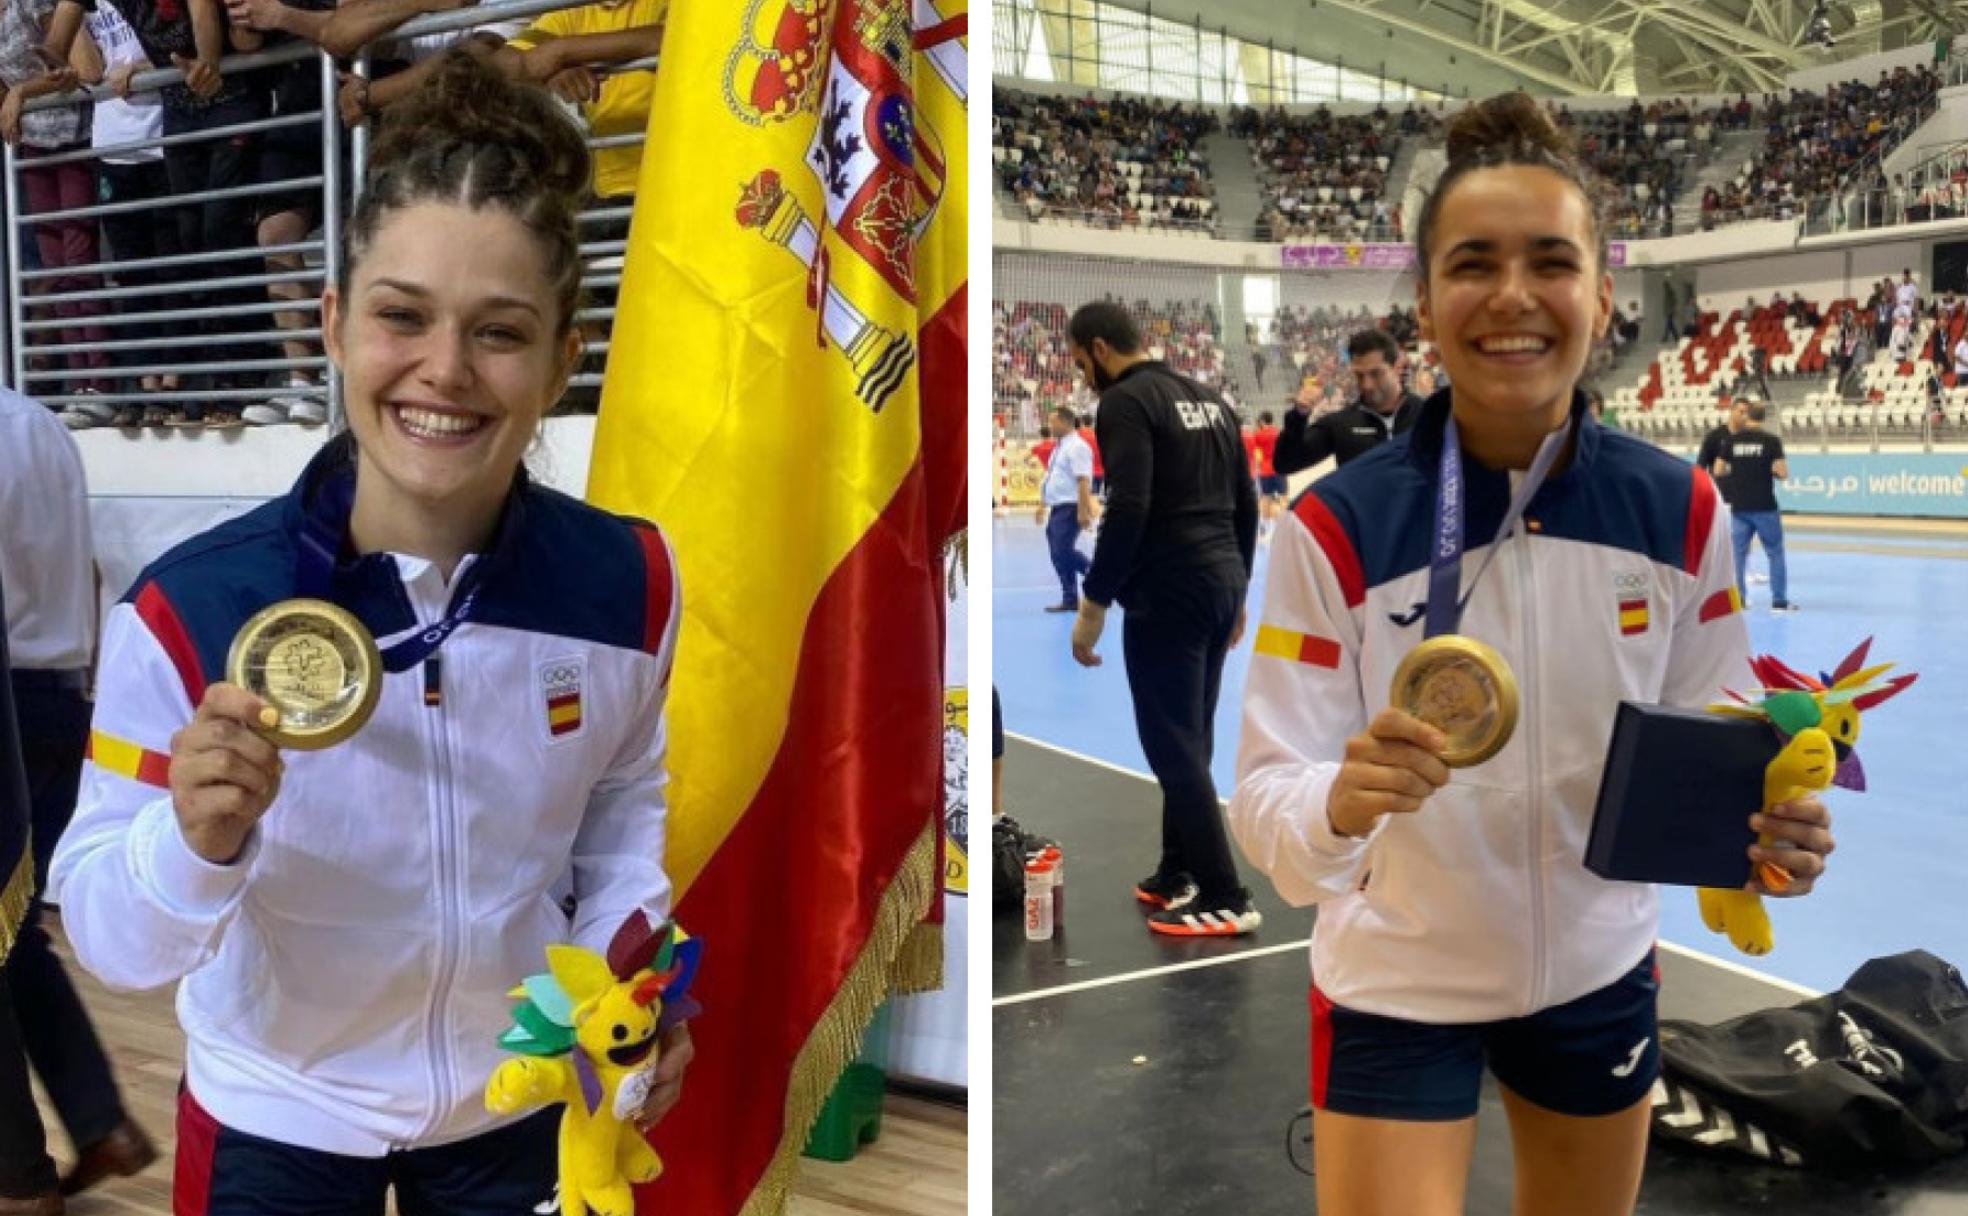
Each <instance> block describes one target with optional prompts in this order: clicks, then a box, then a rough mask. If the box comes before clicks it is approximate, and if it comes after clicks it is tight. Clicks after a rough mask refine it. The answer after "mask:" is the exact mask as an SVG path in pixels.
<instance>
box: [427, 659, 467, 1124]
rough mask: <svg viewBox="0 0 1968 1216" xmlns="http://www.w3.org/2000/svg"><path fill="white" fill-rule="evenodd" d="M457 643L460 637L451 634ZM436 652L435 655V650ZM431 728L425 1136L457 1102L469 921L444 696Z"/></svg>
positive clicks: (434, 705)
mask: <svg viewBox="0 0 1968 1216" xmlns="http://www.w3.org/2000/svg"><path fill="white" fill-rule="evenodd" d="M451 641H452V643H453V644H454V645H455V644H456V641H457V639H456V638H453V639H451ZM433 657H435V656H433ZM429 711H430V712H429V713H428V715H427V721H428V723H429V726H428V728H427V730H428V732H429V737H430V740H431V754H432V766H431V773H432V780H433V785H432V788H431V810H432V812H433V813H434V815H435V825H436V828H437V833H436V836H437V838H436V842H435V845H434V847H435V849H436V851H437V855H436V857H435V858H434V859H433V860H434V861H435V863H436V864H435V867H434V868H435V870H436V877H437V899H438V915H437V966H436V967H435V968H434V979H433V982H432V985H431V1004H430V1011H429V1014H428V1016H427V1018H426V1024H425V1033H426V1034H427V1035H429V1038H430V1045H431V1046H430V1079H431V1114H430V1118H429V1121H428V1123H427V1124H426V1125H425V1128H424V1136H429V1135H430V1134H431V1133H433V1132H435V1131H436V1130H437V1128H438V1127H439V1126H440V1125H441V1124H442V1122H443V1120H444V1119H445V1117H446V1116H447V1115H448V1114H449V1113H450V1111H451V1107H452V1105H453V1101H452V1096H451V1070H452V1061H451V1040H450V1036H449V1034H448V1033H447V1028H446V1023H447V1022H448V1020H449V1019H448V1018H447V1016H446V1011H447V1008H448V1006H449V1004H450V998H451V985H452V982H453V981H454V980H455V979H456V975H455V972H456V970H457V941H456V936H457V932H456V931H457V928H458V926H460V925H461V924H463V917H462V916H461V915H459V912H458V908H457V902H458V893H459V883H458V876H457V873H456V870H457V867H458V866H459V865H460V864H462V863H461V861H460V859H459V857H458V852H459V850H458V847H457V830H456V827H457V825H456V823H455V819H456V814H457V803H456V799H455V798H454V796H453V795H454V792H455V790H454V785H453V782H452V777H451V739H450V731H449V729H448V726H447V723H446V719H445V713H444V706H443V702H442V701H441V700H436V701H433V702H430V703H429Z"/></svg>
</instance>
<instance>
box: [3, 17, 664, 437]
mask: <svg viewBox="0 0 1968 1216" xmlns="http://www.w3.org/2000/svg"><path fill="white" fill-rule="evenodd" d="M590 2H592V0H506V2H504V3H498V4H487V5H484V6H482V7H478V8H466V9H461V10H458V11H455V12H445V13H438V14H431V15H428V16H424V17H419V18H416V19H415V20H412V21H409V22H406V23H405V24H404V25H402V26H400V27H399V28H397V29H396V30H394V31H392V32H391V33H390V34H389V35H387V37H386V39H384V41H393V40H397V39H403V38H409V37H413V36H417V35H423V34H434V33H444V32H452V31H459V30H467V29H475V28H478V27H481V26H484V25H487V24H489V23H492V22H496V21H501V20H512V19H516V18H527V17H533V16H537V15H540V14H543V13H549V12H555V11H559V10H562V9H568V8H574V7H579V6H580V5H581V4H584V3H590ZM310 59H311V60H313V61H314V62H315V63H317V64H318V67H319V71H320V88H321V98H322V104H321V106H320V107H319V108H317V109H314V110H310V111H307V112H305V113H298V114H285V115H279V116H276V117H272V118H263V119H256V120H254V121H250V122H242V123H236V124H231V125H227V126H221V127H214V128H210V129H207V130H199V131H190V132H181V133H177V134H173V135H168V136H161V137H158V138H153V139H148V140H136V141H131V142H126V143H122V144H117V145H114V146H103V147H84V148H74V149H64V150H61V151H57V152H52V153H37V152H35V151H34V150H32V149H19V148H16V147H14V146H7V147H6V148H5V149H4V151H0V219H4V223H5V232H6V239H5V240H4V241H0V260H4V264H5V270H6V284H7V301H6V318H5V321H6V323H5V325H4V326H3V327H0V374H4V375H5V376H6V378H7V382H8V384H9V386H10V387H12V388H15V389H17V390H20V391H23V392H28V393H30V394H31V395H34V396H36V397H37V398H38V399H39V400H41V401H43V402H44V403H46V404H48V405H51V406H57V407H62V406H75V405H86V406H93V407H96V409H97V410H98V411H100V410H101V409H102V408H104V407H108V408H110V409H115V408H116V407H119V406H124V407H127V406H153V405H155V406H165V407H172V406H177V405H181V404H182V405H189V406H194V407H195V406H197V405H198V404H200V403H203V404H208V405H222V406H223V405H230V404H233V403H255V402H258V403H265V402H268V401H269V400H270V399H285V400H295V399H309V398H311V399H315V400H325V402H326V405H327V413H328V420H329V421H330V422H331V423H332V424H334V425H337V426H339V425H340V423H341V419H342V408H343V407H342V400H341V387H342V386H341V376H340V373H339V371H338V369H337V368H336V367H335V366H334V364H333V363H332V362H331V361H330V360H328V359H326V358H325V357H323V355H322V354H321V336H322V331H321V322H320V317H319V313H320V309H321V301H320V296H319V292H320V289H321V288H326V287H330V286H334V285H335V284H336V281H337V277H338V275H339V274H340V272H341V268H342V255H343V250H342V224H343V221H344V218H345V215H346V212H347V208H348V207H349V206H350V205H351V203H352V200H353V199H354V198H355V197H359V195H360V192H361V189H362V186H363V182H364V177H365V170H366V168H367V161H368V150H369V126H368V124H367V123H364V124H361V125H358V126H356V127H354V128H353V129H351V130H345V129H344V128H343V125H342V122H341V120H340V116H339V109H338V105H337V99H338V94H339V81H338V79H337V72H336V63H335V60H334V59H333V58H332V57H330V56H329V55H328V54H327V53H325V52H324V51H322V50H321V49H320V48H318V47H316V46H314V45H313V44H311V43H305V42H295V43H293V44H291V45H286V46H281V47H277V48H274V49H272V50H266V51H257V52H253V53H250V54H240V55H232V56H228V57H226V58H225V59H224V60H223V61H222V62H221V65H220V71H221V75H222V76H223V77H225V78H228V79H230V78H233V77H235V76H236V75H237V74H238V73H240V72H245V71H250V70H253V69H256V68H265V67H272V66H278V65H281V64H290V63H299V62H305V61H308V60H310ZM353 63H354V70H355V72H356V74H358V75H360V76H364V77H367V76H368V75H369V68H370V52H369V51H368V50H367V49H366V48H365V49H364V50H363V51H362V52H360V53H359V54H358V55H357V56H356V57H355V58H354V60H353ZM654 64H655V60H654V59H643V60H639V61H636V62H633V63H626V64H619V65H614V66H612V67H605V68H599V69H595V70H596V72H597V74H598V75H609V74H614V73H619V72H626V71H647V70H650V69H652V68H653V66H654ZM183 79H184V77H183V73H182V72H180V71H178V70H177V69H161V70H159V69H151V70H146V71H142V72H139V73H137V74H136V75H135V76H134V77H133V79H132V80H131V82H130V90H129V92H130V93H131V94H132V95H135V94H138V93H143V92H151V91H154V90H157V89H160V88H163V87H165V86H168V85H173V84H180V83H182V82H183ZM114 96H115V95H114V94H113V93H112V92H111V90H110V89H109V88H108V87H107V86H103V85H98V86H93V87H89V88H86V89H77V90H74V91H71V92H69V93H65V94H57V95H49V96H43V97H39V98H35V99H34V100H32V101H30V102H28V103H27V104H26V105H25V106H24V107H23V110H24V111H27V112H32V111H37V110H43V109H54V108H59V107H63V106H72V105H75V104H77V103H78V102H82V101H85V100H86V101H104V100H111V99H113V98H114ZM309 126H312V127H316V128H318V130H319V132H320V139H321V156H322V161H321V169H320V171H319V172H317V173H312V174H305V175H302V176H298V177H292V178H288V179H286V180H281V181H273V182H265V181H253V182H248V183H244V184H239V185H233V186H227V187H224V188H218V189H208V190H198V191H189V192H183V193H165V194H163V195H159V196H155V197H149V198H139V199H131V200H127V201H114V202H107V203H94V204H91V205H88V206H80V207H68V208H65V209H59V210H47V211H39V212H32V213H29V212H28V211H27V208H26V207H25V206H24V203H25V195H26V189H25V180H26V177H27V175H29V174H33V173H36V172H47V171H52V170H55V169H57V168H59V167H64V166H73V165H78V164H80V165H89V166H95V165H96V164H98V163H99V162H102V161H104V160H106V159H109V158H121V159H126V160H127V159H129V158H130V157H131V156H132V154H137V153H143V152H152V153H153V154H158V153H161V151H162V150H164V149H172V148H183V147H186V146H188V145H195V144H200V143H206V142H211V141H216V140H227V139H234V138H239V137H248V136H262V135H264V134H265V133H267V132H272V131H281V130H292V129H296V128H302V127H309ZM645 139H646V136H645V135H644V134H643V133H641V132H635V133H632V134H626V135H611V136H606V137H600V138H590V139H589V141H588V143H589V147H590V148H591V149H594V150H595V151H597V152H602V151H608V150H613V149H621V148H628V147H635V146H639V145H641V144H642V143H643V142H644V141H645ZM345 169H346V171H347V172H348V174H349V176H350V177H351V179H352V180H350V181H349V182H346V183H345V182H344V180H343V178H344V173H345ZM297 194H305V196H306V199H307V200H308V204H309V209H310V210H313V211H315V213H316V214H317V215H319V217H320V223H319V227H318V229H316V230H315V231H314V232H312V233H311V234H310V235H309V236H308V237H307V238H306V239H303V240H299V241H285V242H281V243H277V244H269V245H257V244H254V243H252V240H253V236H254V232H253V227H252V224H251V218H250V216H247V215H238V216H234V217H231V218H232V219H233V220H234V221H236V222H237V223H238V224H239V225H240V226H241V227H240V230H239V231H238V232H237V233H235V234H234V235H235V236H236V238H237V239H238V240H239V241H240V242H241V243H240V244H238V245H236V246H233V247H228V248H217V249H211V248H207V249H198V250H197V251H195V252H188V253H187V252H166V253H164V254H162V255H161V256H141V257H138V256H128V255H127V252H126V251H124V250H118V249H114V248H110V249H107V250H105V249H104V244H105V237H106V236H107V235H108V234H107V233H105V232H104V231H103V224H102V221H104V220H106V219H108V220H112V221H113V220H116V219H118V218H120V217H126V216H133V215H137V214H150V215H153V216H155V217H156V219H155V220H154V221H153V222H155V223H159V224H165V223H172V222H174V221H175V219H176V218H177V217H176V214H174V213H175V212H176V210H177V209H180V208H187V207H206V206H212V205H219V204H227V203H231V204H239V203H241V202H245V201H250V200H254V199H264V198H267V197H270V196H286V195H297ZM632 213H633V204H632V202H631V203H630V205H623V200H622V199H620V198H616V199H610V200H601V201H599V202H596V203H593V204H591V205H590V206H589V207H588V208H587V209H586V210H585V211H583V212H582V213H581V215H580V216H579V221H580V223H581V225H582V236H583V238H584V239H583V241H582V244H581V245H580V248H579V252H580V256H581V257H582V259H583V261H584V268H583V275H582V279H581V287H582V291H583V293H584V296H591V293H595V292H598V291H601V292H612V291H613V290H615V289H617V288H619V286H620V284H621V279H622V275H621V268H620V262H619V259H620V257H621V256H622V255H623V254H624V253H625V252H626V249H627V241H626V240H625V239H622V233H620V232H618V231H609V232H605V233H602V234H596V233H595V232H594V228H595V227H596V226H598V225H617V226H619V225H625V224H626V222H627V221H628V219H629V217H630V216H631V214H632ZM78 224H81V225H86V226H87V228H86V231H87V232H88V233H89V235H90V238H91V239H92V241H93V243H94V246H95V248H96V249H97V250H98V253H97V254H96V256H93V257H92V258H90V259H89V260H88V261H87V262H86V264H78V265H46V264H42V265H38V266H36V267H35V268H33V269H28V268H27V263H28V260H29V259H28V257H27V244H28V242H30V241H32V240H34V238H35V234H36V233H37V232H41V231H45V230H47V229H49V228H51V227H53V228H58V229H65V230H67V231H69V232H72V231H73V227H74V226H75V225H78ZM50 244H51V249H52V242H51V243H50ZM173 244H174V243H173ZM296 259H299V265H298V266H296V265H295V260H296ZM295 286H302V287H305V288H307V289H308V290H307V291H305V292H303V293H302V294H301V295H300V296H299V297H298V298H285V297H281V296H275V295H274V294H273V289H275V288H288V289H291V288H292V287H295ZM255 295H259V296H260V298H258V299H255V298H252V297H253V296H255ZM609 303H610V301H608V300H602V301H600V304H601V305H602V306H599V307H595V306H590V307H583V308H581V309H580V310H579V311H577V313H576V314H575V321H576V323H577V324H579V325H581V326H582V327H583V332H584V334H586V336H587V341H586V343H585V345H584V353H583V363H582V366H581V367H580V368H579V369H578V374H577V375H576V376H575V377H574V378H573V380H572V382H571V383H572V384H573V385H574V386H576V387H579V388H582V389H593V388H597V387H598V386H599V385H600V384H601V380H602V376H601V371H602V369H603V366H604V364H605V358H606V355H607V352H608V349H609V338H608V331H609V330H610V329H611V328H612V322H613V318H614V315H615V309H614V308H613V307H612V306H608V305H609ZM269 314H288V315H286V316H278V315H276V316H275V318H274V324H273V325H272V326H271V327H265V328H255V327H254V325H253V320H254V319H255V318H259V319H262V320H263V319H264V318H266V317H267V316H268V315H269ZM137 327H141V328H137ZM133 329H135V333H134V336H133V334H132V332H131V331H132V330H133ZM283 343H284V344H291V345H293V346H297V347H304V348H305V349H307V350H308V352H309V353H307V354H303V355H296V354H292V353H290V352H289V351H288V350H285V349H282V348H281V347H282V344H283ZM256 348H257V349H256ZM274 355H277V356H278V357H271V356H274ZM297 374H299V375H304V376H308V377H309V378H310V379H311V380H312V383H311V384H309V385H307V386H301V385H299V384H298V383H294V384H292V385H283V384H282V383H280V382H281V381H283V380H290V381H291V380H292V379H293V378H294V377H295V376H296V375H297ZM153 377H155V378H157V380H156V382H157V383H158V384H159V385H160V386H168V385H170V384H171V382H172V381H173V380H176V381H180V383H179V384H178V386H176V387H158V388H153V389H142V388H140V387H124V388H118V387H117V382H119V381H120V382H123V383H124V384H125V385H128V386H135V385H136V384H137V382H138V381H141V380H147V379H150V378H153ZM193 377H198V378H201V379H203V380H206V381H209V383H203V384H189V385H188V384H186V383H184V382H188V381H190V380H191V379H192V378H193ZM262 379H266V380H269V381H270V382H269V383H267V384H264V385H260V384H259V382H260V381H261V380H262Z"/></svg>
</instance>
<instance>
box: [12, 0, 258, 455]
mask: <svg viewBox="0 0 1968 1216" xmlns="http://www.w3.org/2000/svg"><path fill="white" fill-rule="evenodd" d="M97 3H98V0H58V3H57V5H56V7H55V11H54V16H53V18H52V20H51V21H50V23H49V28H48V39H47V44H46V45H47V48H48V51H49V53H50V54H51V55H53V56H55V57H57V58H60V59H64V60H65V59H67V58H68V56H69V53H70V51H71V49H72V47H73V46H74V44H75V40H76V38H77V36H78V34H79V33H80V32H81V28H82V23H83V20H84V18H85V17H86V15H87V14H88V13H89V12H91V11H93V10H94V9H95V8H96V6H97ZM116 7H117V9H118V10H119V11H120V12H121V13H122V14H123V16H124V17H125V19H126V20H128V21H129V22H130V25H131V28H132V29H134V30H135V31H136V35H137V41H138V42H139V43H140V44H141V45H142V46H143V49H144V51H145V53H146V54H147V55H149V57H150V60H151V62H152V63H154V64H160V65H161V64H170V65H171V66H173V67H176V68H178V69H179V70H180V71H182V72H184V74H185V76H184V80H183V82H182V83H178V84H169V85H165V86H164V87H163V88H162V89H161V90H160V91H159V92H160V95H161V97H162V99H163V110H164V123H163V130H164V135H165V137H166V138H169V137H171V136H174V135H190V134H196V133H198V132H201V131H209V130H212V129H214V128H218V127H229V126H234V125H237V124H241V123H249V122H253V121H255V120H257V119H261V118H264V117H266V109H267V106H268V104H269V101H268V98H267V96H266V93H265V91H264V88H263V86H256V85H254V84H253V83H250V82H242V81H239V80H228V79H223V78H221V76H220V73H219V62H220V59H221V58H222V57H223V55H224V54H225V50H226V24H225V13H224V10H223V9H222V8H221V7H220V3H219V0H185V3H183V4H180V3H177V2H176V0H116ZM233 49H239V48H238V47H237V46H235V47H234V48H233ZM254 151H255V144H254V138H253V137H252V136H239V137H234V138H231V139H207V140H200V141H198V142H195V143H186V144H173V145H171V146H168V147H166V148H165V149H164V173H165V177H166V178H167V180H168V181H169V182H170V187H171V193H172V194H173V195H190V194H206V193H210V192H214V191H222V190H230V189H232V188H234V187H238V186H245V185H249V184H253V183H252V181H251V180H249V179H250V178H251V176H252V174H253V156H254ZM250 206H251V202H250V200H248V199H245V198H236V197H235V198H219V199H212V198H206V199H204V200H202V201H200V202H197V203H194V204H188V205H185V206H180V207H177V208H175V209H174V210H173V213H172V214H173V215H174V217H175V220H176V223H177V226H178V244H179V247H180V248H181V249H183V250H184V251H185V252H186V253H223V252H228V251H230V250H234V249H241V248H243V247H244V246H245V245H246V244H247V243H248V242H249V241H250V240H251V239H252V230H251V228H250V227H249V225H248V214H249V208H250ZM253 272H254V265H253V263H252V262H251V261H250V260H246V259H241V260H239V261H231V260H228V261H221V262H214V263H210V264H207V265H205V266H203V267H201V272H200V274H199V275H198V276H196V278H194V279H193V281H192V285H188V287H187V291H186V294H185V295H184V296H183V297H181V298H180V300H179V301H174V302H181V303H182V304H183V305H185V306H188V307H193V308H200V307H219V306H224V305H232V304H238V303H242V302H244V301H247V300H250V299H251V298H252V297H253V294H254V293H253V291H252V289H251V288H203V287H199V286H196V285H195V284H196V282H197V281H198V280H199V279H217V278H226V277H233V276H240V275H250V274H252V273H253ZM229 324H236V321H230V322H229V321H228V320H227V319H224V318H209V317H208V318H200V319H196V320H193V321H190V322H187V332H189V333H198V334H210V335H221V334H225V333H227V331H228V325H229ZM252 379H254V377H244V378H242V376H240V375H227V374H224V373H220V374H217V375H213V376H197V377H193V378H191V386H192V387H200V386H203V387H211V388H217V389H240V388H251V387H256V386H255V385H254V384H252V383H250V381H251V380H252ZM170 420H171V421H173V422H180V423H183V424H185V425H190V426H212V427H235V426H238V425H240V421H241V420H240V417H239V412H238V410H237V409H236V408H235V407H234V405H233V404H232V403H231V402H230V401H229V400H215V401H214V403H213V404H211V405H210V406H206V405H205V404H204V403H202V402H197V401H191V402H186V403H185V404H183V405H182V406H180V407H175V408H174V409H173V410H172V411H171V417H170Z"/></svg>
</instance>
